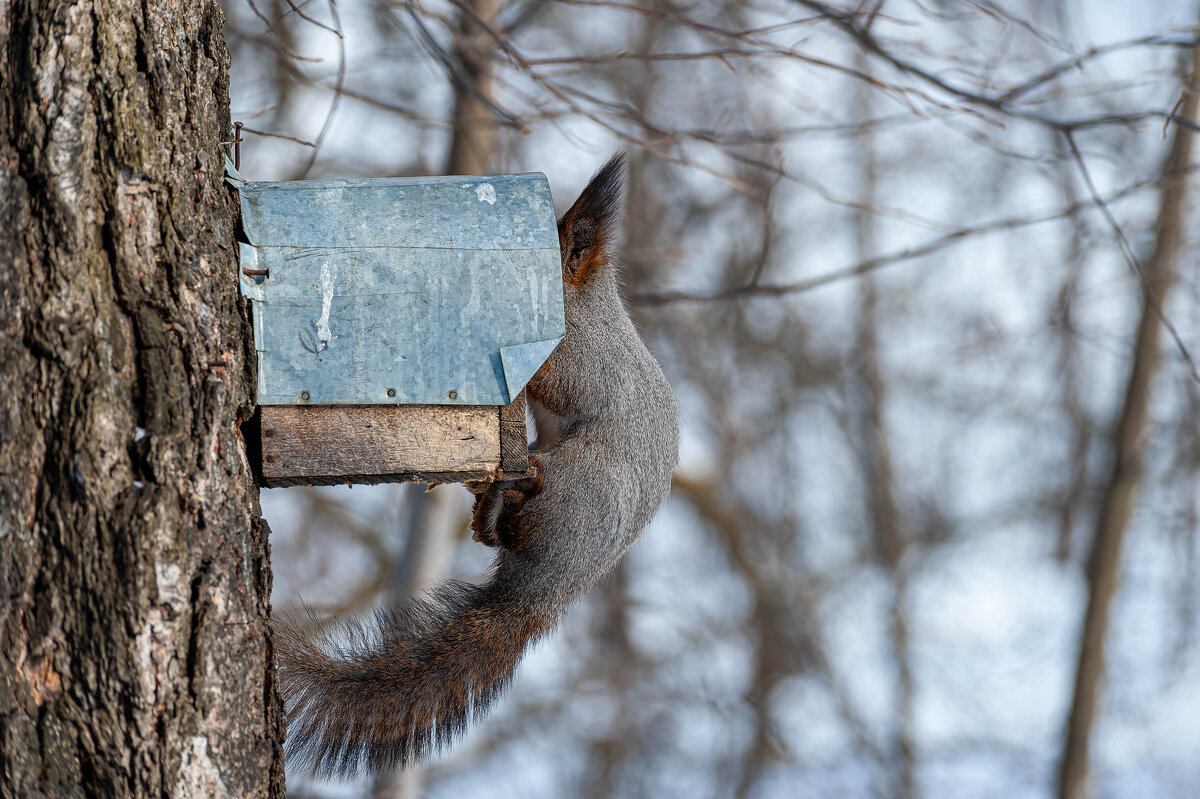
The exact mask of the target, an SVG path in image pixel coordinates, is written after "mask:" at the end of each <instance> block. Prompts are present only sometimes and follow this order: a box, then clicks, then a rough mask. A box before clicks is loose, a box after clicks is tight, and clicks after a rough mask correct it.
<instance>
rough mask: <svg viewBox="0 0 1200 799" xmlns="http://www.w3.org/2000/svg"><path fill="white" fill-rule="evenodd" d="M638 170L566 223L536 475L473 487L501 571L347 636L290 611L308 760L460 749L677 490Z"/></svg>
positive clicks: (283, 626)
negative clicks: (638, 272) (626, 216)
mask: <svg viewBox="0 0 1200 799" xmlns="http://www.w3.org/2000/svg"><path fill="white" fill-rule="evenodd" d="M624 168H625V158H624V154H620V153H619V154H617V155H616V156H614V157H613V158H612V159H610V160H609V161H608V163H607V164H605V165H604V166H603V167H602V168H601V169H600V171H599V172H597V173H596V175H595V177H593V178H592V180H591V182H590V183H589V184H588V186H587V188H585V189H584V190H583V193H582V194H581V195H580V196H579V199H578V200H576V201H575V204H574V205H573V206H571V208H570V209H569V210H568V211H567V212H566V213H565V214H563V216H562V218H561V219H560V220H559V221H558V240H559V246H560V249H561V252H562V277H563V294H564V312H565V316H566V335H565V336H564V338H563V341H562V343H561V344H560V345H559V346H558V348H557V349H556V350H555V351H554V352H553V354H552V355H551V356H550V358H549V359H548V360H547V361H546V363H545V364H544V365H543V366H542V368H541V369H539V370H538V372H537V373H536V374H535V375H534V377H533V378H532V379H531V380H530V381H529V383H528V385H527V386H526V395H527V396H528V398H529V399H530V400H531V407H532V408H533V414H534V420H535V423H536V427H537V443H536V446H535V448H534V449H533V450H532V452H531V454H530V465H531V473H532V475H533V476H531V477H527V478H524V479H521V480H516V481H510V482H507V483H498V482H493V483H490V484H487V485H477V486H472V490H474V491H476V492H477V493H476V499H475V506H474V510H473V514H472V516H473V518H472V524H471V527H472V529H473V530H474V533H475V539H476V540H477V541H480V542H482V543H485V544H488V545H489V546H493V547H496V550H497V554H496V559H495V562H494V563H493V565H492V570H491V573H490V576H489V579H488V580H487V581H486V582H485V583H483V584H482V585H472V584H469V583H463V582H459V581H455V580H447V581H445V582H443V583H441V584H440V585H439V586H437V587H436V588H435V589H434V590H433V591H432V592H431V593H430V594H429V595H428V596H427V597H424V598H422V599H416V600H413V601H411V602H409V603H407V604H405V605H403V606H401V607H398V608H393V609H389V610H384V611H380V612H378V613H377V614H375V616H374V617H373V618H372V619H370V620H368V621H365V622H362V623H360V624H358V625H357V626H354V625H352V626H351V627H350V629H349V630H342V631H340V634H339V635H338V641H339V643H334V642H333V640H332V639H328V640H326V641H324V642H320V641H313V640H311V639H310V638H308V637H307V636H306V635H305V634H304V632H303V631H302V629H301V627H300V625H298V624H297V623H296V622H294V621H291V620H288V619H287V618H283V619H278V620H277V621H276V624H275V646H276V655H277V663H278V679H279V686H280V692H281V694H282V696H283V699H284V703H285V706H286V712H287V717H288V720H287V721H288V747H287V748H288V758H289V760H290V761H291V762H292V763H293V764H295V765H297V766H299V767H300V768H302V769H304V770H306V771H309V772H311V773H314V774H317V775H322V776H351V775H355V774H362V773H369V772H374V771H377V770H381V769H388V768H395V767H404V766H406V765H409V764H412V763H414V762H417V761H420V760H422V759H424V758H425V757H427V756H428V755H430V754H431V753H432V752H434V751H436V750H438V749H440V748H442V747H444V746H445V745H446V744H448V743H449V742H450V741H451V740H452V739H453V738H455V737H456V736H457V735H458V734H459V733H460V732H461V731H462V730H463V729H464V728H465V726H466V725H467V723H468V722H469V720H470V719H471V718H473V717H476V716H479V715H480V714H481V713H482V712H483V711H485V710H486V709H487V708H488V706H489V705H490V704H491V703H492V702H493V701H494V700H495V699H496V698H497V697H498V696H499V695H500V693H501V692H502V691H503V690H504V689H505V688H506V687H507V685H508V683H509V682H510V681H511V679H512V675H513V671H514V670H515V668H516V666H517V663H518V662H519V661H520V659H521V656H522V655H523V654H524V652H525V650H526V649H527V648H528V647H529V645H530V644H531V643H533V642H534V641H536V640H538V639H540V638H542V637H544V636H546V635H547V634H549V633H550V631H551V630H553V628H554V626H555V624H556V623H557V622H558V619H559V618H560V617H561V616H562V614H563V613H564V611H566V609H567V608H568V607H569V606H570V605H571V604H572V603H573V602H574V601H575V600H577V599H578V598H579V597H580V596H581V595H582V594H583V593H584V592H586V591H587V590H588V589H589V588H591V587H592V585H594V584H595V583H596V582H597V581H598V580H599V579H600V578H602V577H603V576H604V575H606V574H608V573H609V572H610V571H612V569H613V568H614V567H615V566H616V565H617V563H618V562H619V561H620V560H621V558H622V557H624V555H625V553H626V552H627V551H628V550H629V548H630V547H631V546H632V545H633V543H634V542H635V541H636V540H637V538H638V536H639V535H640V534H641V532H642V529H643V528H644V527H645V526H646V525H647V524H648V523H649V522H650V519H651V518H652V517H653V516H654V514H655V513H656V512H657V511H658V508H659V506H660V505H661V504H662V503H663V501H664V500H665V499H666V497H667V494H668V493H669V491H670V487H671V473H672V472H673V470H674V468H675V465H676V463H677V461H678V451H679V416H678V411H677V408H676V404H675V395H674V394H673V393H672V391H671V387H670V385H669V384H668V383H667V380H666V377H665V376H664V375H663V372H662V369H661V367H660V366H659V365H658V363H657V362H656V361H655V360H654V356H652V355H651V354H650V352H649V350H647V349H646V346H645V344H643V343H642V340H641V338H639V336H638V334H637V331H636V330H635V329H634V326H633V323H632V322H631V321H630V319H629V314H628V313H627V312H626V310H625V307H624V305H623V304H622V302H621V298H620V296H619V294H618V290H617V274H616V268H615V265H614V263H613V259H612V254H611V252H610V248H611V243H612V240H613V238H614V235H615V231H614V228H615V226H616V223H617V218H618V216H619V213H620V211H619V208H620V204H621V193H622V179H623V174H624Z"/></svg>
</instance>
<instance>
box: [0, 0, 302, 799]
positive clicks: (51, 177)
mask: <svg viewBox="0 0 1200 799" xmlns="http://www.w3.org/2000/svg"><path fill="white" fill-rule="evenodd" d="M221 24H222V14H221V11H220V9H219V7H218V6H217V5H216V3H213V2H211V1H210V0H195V2H182V3H172V2H165V1H164V0H143V1H140V2H131V1H130V0H99V1H98V2H96V3H82V2H78V0H45V1H44V2H38V3H33V2H30V0H15V2H12V3H11V4H10V3H9V2H8V0H0V330H2V331H3V336H2V337H0V374H2V375H3V383H2V384H0V385H2V386H3V391H2V392H0V590H3V594H4V599H3V603H2V604H0V674H2V675H3V682H2V683H0V766H2V768H3V774H4V777H3V779H4V781H3V783H0V792H2V793H3V795H5V796H13V797H17V796H19V797H36V796H53V797H77V796H103V797H112V796H128V797H140V796H156V797H157V796H163V797H183V796H211V797H221V796H231V797H232V796H237V797H271V796H281V795H282V792H283V774H282V768H281V757H280V755H281V749H280V741H281V738H282V716H281V712H280V705H279V702H278V700H277V698H276V692H275V688H274V685H273V683H272V682H271V669H270V662H271V636H270V628H269V626H268V622H267V613H268V607H269V606H268V598H269V596H270V584H271V577H270V569H269V563H268V560H267V529H266V527H265V525H264V524H262V522H261V521H260V520H259V511H258V499H257V492H256V490H255V488H254V484H253V481H252V479H251V476H250V473H249V469H248V466H247V461H246V457H245V454H244V452H245V451H244V447H243V443H242V439H241V436H240V434H239V431H238V421H239V419H240V417H244V416H245V415H247V414H248V412H249V409H250V406H251V402H252V395H251V387H252V385H253V382H252V378H253V374H252V369H253V360H252V359H251V358H250V355H251V354H252V345H251V339H250V336H249V328H248V324H247V318H246V315H245V309H244V307H243V305H242V303H241V302H240V301H239V298H238V294H237V283H236V248H235V246H234V244H233V242H234V234H235V230H236V207H235V204H234V202H233V200H232V198H231V196H230V192H229V191H228V189H227V188H226V187H225V185H224V184H223V181H222V177H223V176H222V151H221V147H220V144H219V142H220V140H221V139H227V138H229V137H228V133H227V132H228V130H229V99H228V80H227V76H226V70H227V67H228V56H227V53H226V50H225V44H224V42H223V40H222V38H221Z"/></svg>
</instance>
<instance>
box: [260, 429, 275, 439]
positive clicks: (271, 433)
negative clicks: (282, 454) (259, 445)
mask: <svg viewBox="0 0 1200 799" xmlns="http://www.w3.org/2000/svg"><path fill="white" fill-rule="evenodd" d="M263 435H264V436H266V437H267V438H270V437H271V436H273V435H275V431H274V430H264V431H263Z"/></svg>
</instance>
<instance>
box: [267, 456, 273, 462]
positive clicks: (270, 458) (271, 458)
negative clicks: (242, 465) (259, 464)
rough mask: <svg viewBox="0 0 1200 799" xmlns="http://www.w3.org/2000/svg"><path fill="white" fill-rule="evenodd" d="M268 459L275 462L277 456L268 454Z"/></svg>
mask: <svg viewBox="0 0 1200 799" xmlns="http://www.w3.org/2000/svg"><path fill="white" fill-rule="evenodd" d="M266 461H267V463H274V462H275V456H274V455H268V456H267V457H266Z"/></svg>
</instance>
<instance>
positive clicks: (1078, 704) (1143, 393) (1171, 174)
mask: <svg viewBox="0 0 1200 799" xmlns="http://www.w3.org/2000/svg"><path fill="white" fill-rule="evenodd" d="M1198 91H1200V48H1195V49H1193V50H1192V62H1191V77H1190V79H1189V83H1188V86H1187V89H1186V90H1185V93H1184V100H1183V107H1182V108H1181V109H1180V114H1179V116H1180V118H1182V119H1185V120H1192V121H1194V120H1195V119H1196V118H1197V105H1198V103H1197V92H1198ZM1192 140H1193V134H1192V130H1191V128H1190V127H1189V126H1188V125H1184V124H1178V123H1177V124H1176V125H1175V138H1174V141H1173V143H1172V146H1171V152H1170V154H1169V155H1168V156H1167V163H1166V165H1165V167H1164V169H1163V188H1162V195H1161V199H1160V202H1159V209H1158V220H1157V223H1156V224H1155V230H1156V232H1157V238H1156V239H1155V242H1154V253H1153V255H1152V256H1151V257H1150V258H1149V260H1147V261H1146V263H1145V264H1144V265H1143V266H1142V274H1143V275H1144V276H1145V278H1144V279H1145V285H1144V286H1143V287H1142V289H1143V293H1147V292H1148V293H1149V295H1150V296H1149V297H1144V298H1143V302H1142V314H1141V318H1140V320H1139V321H1138V328H1137V337H1136V342H1135V344H1134V350H1133V363H1132V365H1131V367H1130V370H1129V379H1128V381H1127V382H1126V384H1125V401H1124V402H1123V403H1122V405H1121V415H1120V417H1119V418H1118V420H1117V425H1116V428H1115V429H1114V431H1113V433H1112V440H1111V441H1112V451H1113V464H1112V471H1111V472H1110V474H1109V476H1108V480H1107V481H1106V485H1105V486H1104V495H1103V497H1102V499H1101V500H1100V510H1099V513H1098V515H1097V517H1096V529H1095V533H1094V535H1093V537H1092V551H1091V557H1090V558H1089V560H1088V570H1087V576H1088V588H1089V592H1088V603H1087V609H1086V611H1085V612H1084V618H1083V632H1082V634H1081V636H1080V638H1081V640H1080V644H1079V660H1078V661H1077V664H1076V668H1075V689H1074V694H1073V697H1072V700H1071V711H1070V714H1069V716H1068V718H1067V734H1066V738H1065V741H1064V743H1063V753H1062V760H1061V763H1060V770H1059V781H1058V796H1059V799H1087V797H1089V796H1091V795H1092V791H1091V786H1090V784H1089V773H1090V769H1089V766H1088V757H1089V754H1090V749H1091V740H1092V731H1093V728H1094V726H1095V719H1096V705H1097V701H1098V698H1099V695H1100V688H1101V681H1102V679H1103V676H1104V661H1105V654H1104V639H1105V636H1106V635H1107V634H1108V621H1109V616H1110V611H1111V608H1112V601H1113V596H1114V595H1115V594H1116V592H1117V582H1118V577H1119V574H1120V565H1121V548H1122V546H1123V544H1124V539H1125V531H1126V528H1127V527H1128V525H1129V518H1130V516H1131V514H1132V513H1133V507H1134V500H1135V496H1134V492H1135V490H1136V489H1137V487H1138V482H1139V480H1140V479H1141V470H1142V454H1143V449H1144V445H1145V435H1144V434H1145V431H1146V426H1147V419H1148V417H1149V402H1150V385H1151V382H1152V380H1153V378H1154V373H1155V371H1156V370H1157V368H1158V362H1159V356H1160V352H1159V334H1160V331H1161V329H1162V324H1163V323H1162V319H1161V318H1160V314H1161V313H1162V310H1161V309H1162V308H1163V307H1164V305H1163V303H1165V302H1166V298H1167V294H1168V292H1169V290H1170V288H1171V285H1172V284H1173V283H1174V282H1175V259H1176V257H1177V255H1178V253H1179V250H1180V247H1181V245H1182V243H1183V242H1184V240H1185V235H1186V230H1185V228H1184V218H1185V217H1184V201H1185V199H1186V195H1187V178H1188V169H1189V168H1190V165H1191V153H1192ZM1156 303H1157V306H1158V307H1157V308H1156V307H1155V305H1156Z"/></svg>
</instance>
